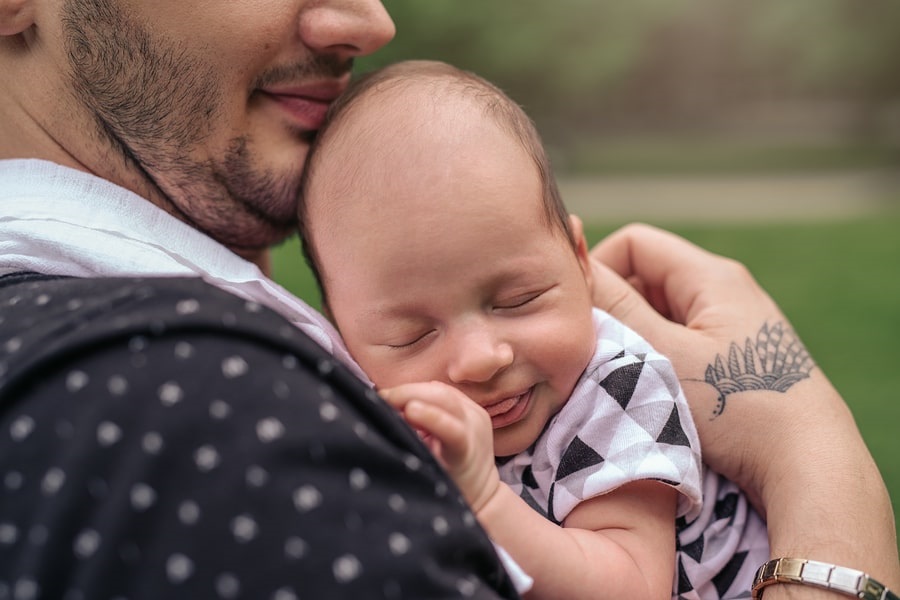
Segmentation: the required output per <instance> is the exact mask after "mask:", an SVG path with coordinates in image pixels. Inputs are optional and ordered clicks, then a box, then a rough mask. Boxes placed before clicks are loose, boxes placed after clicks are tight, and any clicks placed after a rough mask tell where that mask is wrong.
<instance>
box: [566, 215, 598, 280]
mask: <svg viewBox="0 0 900 600" xmlns="http://www.w3.org/2000/svg"><path fill="white" fill-rule="evenodd" d="M569 231H570V232H571V233H572V244H573V247H574V249H575V258H577V259H578V264H579V265H581V272H582V273H584V281H585V283H587V287H588V291H589V292H591V293H593V291H594V277H593V274H592V273H593V271H592V270H591V259H590V254H589V253H588V247H587V240H586V239H585V237H584V224H583V223H582V222H581V218H579V217H578V216H577V215H569Z"/></svg>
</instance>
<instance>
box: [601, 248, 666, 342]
mask: <svg viewBox="0 0 900 600" xmlns="http://www.w3.org/2000/svg"><path fill="white" fill-rule="evenodd" d="M590 265H591V276H592V277H591V278H592V281H591V287H592V291H591V294H592V298H593V302H594V306H596V307H597V308H599V309H600V310H602V311H605V312H607V313H609V314H610V315H612V316H613V317H615V318H616V319H618V320H619V321H622V322H623V323H624V324H625V325H627V326H628V327H630V328H631V329H634V330H635V331H636V332H638V333H639V334H641V335H642V336H643V337H645V338H648V339H649V338H653V337H654V335H653V334H654V333H657V334H658V333H660V330H661V329H664V328H665V327H666V326H667V325H668V324H669V322H668V320H667V319H666V318H665V317H663V316H662V315H660V314H659V313H658V312H657V311H656V309H654V308H653V307H652V306H651V305H650V303H649V302H647V300H646V299H645V298H644V297H643V296H642V295H641V292H640V291H638V289H636V288H635V287H634V286H633V285H632V284H630V283H629V282H628V281H626V280H625V279H623V278H622V277H621V276H620V275H619V274H618V273H616V272H615V271H613V270H612V269H610V268H609V267H607V266H606V265H605V264H603V263H601V262H600V261H599V260H597V259H595V258H591V259H590Z"/></svg>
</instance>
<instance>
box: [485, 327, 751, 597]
mask: <svg viewBox="0 0 900 600" xmlns="http://www.w3.org/2000/svg"><path fill="white" fill-rule="evenodd" d="M594 322H595V325H596V327H597V330H598V342H597V350H596V352H595V354H594V357H593V359H592V360H591V362H590V364H589V365H588V368H587V369H586V370H585V372H584V373H583V374H582V377H581V379H580V381H579V382H578V384H577V385H576V388H575V390H574V392H573V393H572V396H571V398H570V399H569V401H568V402H567V403H566V404H565V405H564V406H563V408H562V409H561V410H560V412H559V413H558V414H557V415H556V416H555V417H554V418H553V419H552V420H551V422H550V423H549V425H548V426H547V427H546V428H545V429H544V432H543V433H542V434H541V437H540V438H539V439H538V440H537V441H536V442H535V444H534V445H532V447H531V448H529V449H528V450H527V451H525V452H522V453H520V454H518V455H516V456H514V457H512V458H505V459H503V460H502V461H498V469H499V470H500V477H501V479H502V480H503V481H504V482H506V483H507V484H508V485H510V486H511V487H512V488H513V490H514V491H515V492H516V493H518V494H519V495H520V496H521V497H522V498H523V499H524V500H525V501H526V502H527V503H528V504H529V505H530V506H532V507H533V508H534V509H535V510H537V511H538V512H540V513H541V514H543V515H544V516H546V517H547V518H548V519H550V520H551V521H553V522H556V523H561V522H562V521H563V520H564V519H565V518H566V515H568V513H569V512H570V511H571V510H572V509H573V508H574V507H575V506H576V505H577V504H578V503H580V502H582V501H584V500H587V499H590V498H593V497H595V496H598V495H601V494H604V493H607V492H609V491H612V490H614V489H616V488H617V487H619V486H621V485H623V484H625V483H628V482H630V481H636V480H640V479H655V480H660V481H663V482H665V483H667V484H669V485H671V486H673V487H674V488H676V489H677V490H678V491H679V492H680V494H679V504H678V517H679V519H678V524H679V526H680V528H679V551H678V565H677V568H676V569H675V578H674V589H673V598H678V597H683V598H686V599H693V598H703V599H706V598H710V599H715V600H719V599H720V598H741V597H744V596H741V595H732V593H733V590H735V589H738V588H741V586H743V585H744V584H745V583H746V589H747V590H749V582H750V581H752V576H753V572H750V573H749V579H746V577H745V572H746V570H747V569H748V568H750V567H746V568H745V567H744V565H754V564H755V566H753V567H752V570H753V571H755V568H756V566H758V565H759V564H761V563H762V562H764V561H765V560H766V559H767V557H768V547H767V542H765V540H766V537H765V526H764V524H762V520H761V519H759V518H758V516H756V515H755V513H752V515H751V517H755V519H757V520H758V522H757V521H754V520H753V518H750V517H748V516H747V515H748V514H750V513H748V511H749V504H748V503H747V502H746V499H745V498H744V497H743V496H738V497H737V498H736V499H735V501H734V502H733V503H732V504H733V506H732V504H729V503H728V502H729V501H728V499H727V497H728V495H727V494H726V495H725V496H723V497H722V498H721V499H720V501H719V502H713V503H711V504H712V506H710V505H703V503H702V498H703V497H706V498H717V499H719V497H718V493H719V488H720V487H721V485H720V484H722V485H724V484H730V482H727V481H725V480H722V481H719V479H720V478H719V477H718V475H716V474H715V473H710V472H707V473H706V474H705V476H703V478H702V479H701V469H702V467H701V464H700V446H699V440H698V437H697V432H696V428H695V426H694V422H693V421H692V419H691V415H690V410H689V408H688V406H687V402H686V400H685V398H684V395H683V393H682V391H681V386H680V384H679V383H678V379H677V377H676V375H675V372H674V369H673V368H672V365H671V363H670V362H669V361H668V360H667V359H666V358H665V357H663V356H662V355H660V354H659V353H657V352H656V351H655V350H653V348H652V347H651V346H650V345H649V344H648V343H647V342H646V341H645V340H644V339H643V338H641V337H640V336H638V335H637V334H636V333H634V332H633V331H631V330H630V329H628V328H627V327H625V326H624V325H622V324H621V323H619V322H618V321H616V320H615V319H613V318H612V317H610V316H609V315H606V314H605V313H602V312H601V311H595V314H594ZM711 478H712V479H711ZM730 485H733V484H730ZM707 488H708V489H707ZM728 491H729V493H732V492H734V493H737V488H736V487H734V488H729V489H728ZM709 493H711V494H712V495H708V494H709ZM717 507H718V513H717V511H716V508H717ZM732 508H733V509H734V510H732ZM737 512H740V513H741V515H742V519H743V521H742V523H743V522H745V521H748V519H749V520H750V521H751V525H754V526H755V525H760V524H762V525H761V527H757V528H756V529H753V528H751V529H753V532H754V533H755V534H758V533H760V532H761V533H762V540H763V542H765V544H766V548H765V552H766V556H765V557H763V558H762V559H761V560H760V561H758V562H755V561H756V558H755V555H754V556H752V557H751V556H749V552H744V550H745V549H739V547H740V544H739V543H738V544H735V542H740V541H741V536H742V533H743V532H742V531H739V532H737V533H734V530H735V529H736V527H732V522H733V521H734V516H733V515H734V514H736V513H737ZM716 514H724V516H720V517H716ZM703 515H706V521H704V522H701V521H702V519H701V517H702V516H703ZM707 522H708V523H709V525H710V526H712V529H711V530H710V531H708V532H707V531H706V524H707ZM716 524H718V525H716ZM706 534H708V535H706ZM723 537H724V538H730V537H734V538H735V539H734V540H725V541H723ZM759 544H760V542H759V540H758V539H755V540H754V541H753V542H752V543H751V544H750V547H751V549H752V548H757V547H758V546H759ZM723 552H726V553H729V554H728V556H724V557H723ZM741 552H744V554H741ZM741 556H743V558H741ZM720 589H721V590H722V591H723V592H725V595H722V594H720V593H719V590H720ZM713 591H715V593H716V594H718V595H711V594H712V592H713ZM697 594H699V595H697Z"/></svg>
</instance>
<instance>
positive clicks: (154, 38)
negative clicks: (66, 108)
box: [61, 0, 394, 249]
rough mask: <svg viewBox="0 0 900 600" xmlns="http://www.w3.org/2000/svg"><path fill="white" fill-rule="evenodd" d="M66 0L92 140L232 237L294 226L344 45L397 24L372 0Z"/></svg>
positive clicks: (373, 41)
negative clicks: (299, 194) (312, 142)
mask: <svg viewBox="0 0 900 600" xmlns="http://www.w3.org/2000/svg"><path fill="white" fill-rule="evenodd" d="M62 10H63V15H62V17H63V20H62V29H61V35H62V38H63V40H64V42H63V43H64V48H65V52H66V60H67V62H68V65H69V71H70V75H71V80H72V83H74V90H75V101H76V104H77V106H78V107H79V108H84V109H86V110H87V111H88V113H89V114H90V115H91V117H92V119H93V121H94V125H95V126H96V135H97V139H98V140H99V143H100V144H106V146H107V148H108V149H111V150H112V151H113V156H116V157H124V159H125V161H126V163H127V165H128V172H129V173H130V174H132V175H133V174H134V173H135V172H137V173H138V174H139V176H140V177H141V179H142V180H143V184H144V186H146V187H149V188H150V189H151V190H153V191H157V192H158V196H159V198H158V199H161V201H162V203H163V204H164V205H165V208H167V210H170V211H171V212H173V213H174V214H176V215H177V216H179V217H180V218H182V219H184V220H185V221H187V222H189V223H190V224H192V225H194V226H195V227H197V228H198V229H200V230H201V231H204V232H206V233H208V234H209V235H211V236H212V237H213V238H215V239H217V240H219V241H220V242H223V243H225V244H227V245H229V246H231V247H233V248H235V249H242V248H244V249H252V248H260V247H264V246H267V245H269V244H271V243H272V242H274V241H277V240H278V239H280V238H281V237H283V236H284V235H286V234H287V233H288V232H289V231H290V230H291V229H292V228H293V227H294V225H295V203H296V199H297V191H298V188H299V181H300V177H301V173H302V170H303V163H304V159H305V157H306V152H307V149H308V147H309V143H310V140H311V137H312V135H313V134H314V132H315V131H316V130H317V129H318V127H319V125H320V124H321V121H322V118H323V116H324V113H325V110H326V109H327V107H328V105H329V103H330V102H331V100H333V99H334V98H335V97H336V96H337V95H338V94H340V93H341V92H342V91H343V89H344V88H345V86H346V84H347V80H348V78H349V72H350V68H351V63H352V59H353V57H355V56H358V55H363V54H368V53H370V52H372V51H374V50H376V49H377V48H379V47H381V46H382V45H384V44H385V43H387V41H389V40H390V38H391V37H392V36H393V32H394V29H393V24H392V23H391V21H390V19H389V17H388V16H387V14H386V13H385V12H384V9H383V6H382V5H381V2H380V1H377V0H353V1H352V2H348V1H343V0H342V1H332V0H316V1H312V0H239V1H234V2H222V1H221V0H178V1H175V0H154V1H153V2H144V1H140V0H64V3H63V9H62ZM85 162H87V161H85ZM86 166H87V167H88V168H89V169H90V170H92V171H94V172H96V173H98V174H100V175H104V173H103V165H94V164H87V165H86ZM148 195H153V194H152V193H151V194H148Z"/></svg>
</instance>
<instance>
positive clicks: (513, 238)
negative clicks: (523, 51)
mask: <svg viewBox="0 0 900 600" xmlns="http://www.w3.org/2000/svg"><path fill="white" fill-rule="evenodd" d="M423 88H425V93H426V94H434V95H436V96H437V97H438V98H440V93H439V92H432V90H431V89H430V88H427V86H423ZM394 95H396V94H394ZM373 96H374V97H372V98H369V97H367V98H364V99H363V100H362V102H363V103H368V105H367V106H365V107H359V108H357V107H355V108H354V110H353V111H352V112H351V113H349V114H348V116H347V118H346V120H342V121H339V125H337V126H336V128H340V129H342V130H343V135H341V134H338V133H335V130H334V129H332V130H331V132H332V133H333V134H334V135H333V136H329V137H328V139H327V140H326V142H325V144H324V145H323V146H321V154H319V157H318V158H317V161H316V166H315V170H314V171H313V177H312V179H311V180H310V182H309V186H308V187H307V189H306V201H307V202H308V203H309V212H308V216H309V226H310V233H311V238H312V243H313V244H314V245H315V247H316V251H317V254H318V257H319V262H320V267H321V273H322V276H323V280H324V284H325V286H326V288H327V293H328V299H329V306H330V309H331V313H332V315H333V317H334V319H335V322H336V323H337V326H338V328H339V330H340V332H341V335H342V336H343V338H344V340H345V342H346V344H347V347H348V348H349V350H350V352H351V353H352V354H353V356H354V358H356V360H357V361H358V362H359V364H360V366H361V367H362V368H363V369H364V370H365V371H366V373H367V374H368V375H369V377H371V378H372V381H374V382H375V384H376V385H378V386H379V387H382V388H389V387H393V386H395V385H398V384H401V383H409V382H416V381H431V380H436V381H442V382H444V383H447V384H449V385H451V386H453V387H456V388H457V389H459V390H461V391H462V392H463V393H465V394H466V395H468V396H469V397H470V398H471V399H472V400H474V401H475V402H477V403H478V404H480V405H481V406H482V407H484V408H485V410H486V411H487V412H488V413H489V414H490V415H491V421H492V423H493V426H494V451H495V453H496V454H497V455H502V456H506V455H511V454H515V453H517V452H521V451H522V450H524V449H525V448H527V447H528V446H529V445H531V443H532V442H534V440H535V439H536V438H537V437H538V435H539V434H540V433H541V431H542V430H543V429H544V426H545V425H546V424H547V422H548V420H549V419H550V418H551V417H552V416H553V415H554V414H555V413H556V412H557V411H558V410H559V409H560V408H561V407H562V405H563V404H564V403H565V402H566V400H567V399H568V396H569V395H570V393H571V391H572V388H573V387H574V385H575V383H576V381H577V380H578V378H579V376H580V375H581V372H582V371H583V370H584V368H585V367H586V366H587V363H588V360H589V359H590V357H591V355H592V353H593V349H594V345H595V338H594V328H593V323H592V318H591V300H590V293H589V280H588V276H587V268H588V267H587V255H586V249H585V246H584V245H580V246H579V249H580V252H579V253H578V254H576V252H573V250H572V246H571V243H570V242H569V240H568V239H567V237H566V235H565V234H564V233H563V232H562V231H561V230H560V229H559V228H557V227H551V226H550V225H548V223H547V222H546V217H545V214H544V210H543V205H542V185H541V182H540V179H539V176H538V173H537V169H536V167H535V165H534V163H533V161H532V160H531V159H530V157H529V156H528V154H527V153H526V152H525V151H524V150H523V149H522V148H521V147H520V146H519V144H518V143H517V142H515V141H514V140H512V139H511V137H510V135H509V134H508V133H506V132H504V131H501V130H500V129H499V128H498V127H497V126H495V125H494V124H493V123H491V122H490V121H489V119H488V118H486V117H484V116H483V113H482V112H481V111H480V110H473V109H469V110H467V109H466V107H458V106H454V105H452V104H451V105H449V106H444V105H443V104H441V105H440V106H436V104H435V101H434V98H433V97H429V98H427V99H425V100H423V101H420V102H417V103H413V104H405V103H404V102H403V100H397V99H394V100H392V99H391V96H392V92H383V93H378V92H376V93H375V94H373ZM442 102H446V101H445V100H443V99H440V100H438V101H437V103H442ZM372 123H377V124H378V125H377V127H375V128H373V127H372V126H371V124H372ZM357 125H358V126H357ZM348 164H349V165H352V168H351V169H348V168H347V165H348ZM577 234H578V235H579V236H580V235H581V232H580V230H579V231H578V232H577Z"/></svg>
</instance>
